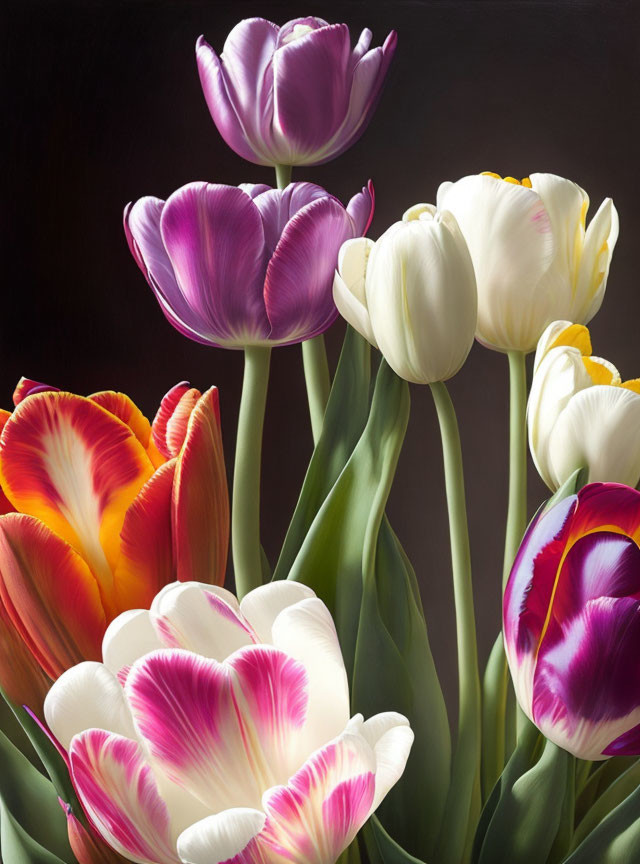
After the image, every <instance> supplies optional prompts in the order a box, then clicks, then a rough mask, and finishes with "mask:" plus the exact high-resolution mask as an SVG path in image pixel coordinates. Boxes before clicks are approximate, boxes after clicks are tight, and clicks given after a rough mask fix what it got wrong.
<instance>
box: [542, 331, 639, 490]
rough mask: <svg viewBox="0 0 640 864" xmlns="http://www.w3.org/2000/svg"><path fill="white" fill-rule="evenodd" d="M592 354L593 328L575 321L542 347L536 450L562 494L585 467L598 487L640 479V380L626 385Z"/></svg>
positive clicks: (545, 475)
mask: <svg viewBox="0 0 640 864" xmlns="http://www.w3.org/2000/svg"><path fill="white" fill-rule="evenodd" d="M591 350H592V349H591V339H590V336H589V331H588V330H587V328H586V327H584V326H581V325H577V324H571V322H569V321H555V322H553V323H552V324H551V325H550V326H549V327H548V328H547V330H546V331H545V332H544V333H543V335H542V337H541V339H540V342H539V343H538V349H537V352H536V360H535V371H534V375H533V381H532V384H531V393H530V396H529V407H528V427H529V447H530V449H531V455H532V456H533V460H534V462H535V465H536V468H537V469H538V472H539V474H540V476H541V477H542V479H543V480H544V482H545V483H546V484H547V486H548V487H549V488H550V489H552V490H554V491H555V490H556V489H558V488H559V487H560V486H561V485H562V484H563V483H564V481H565V480H567V479H568V478H569V477H570V476H571V474H573V472H574V471H575V470H576V469H578V468H586V469H588V479H589V481H590V482H594V481H607V480H610V481H613V482H618V483H626V484H627V485H629V486H636V485H637V483H638V481H639V480H640V438H639V436H638V430H639V429H640V379H637V378H636V379H633V380H631V381H622V379H621V377H620V374H619V372H618V370H617V369H616V367H615V366H614V365H613V364H612V363H610V362H609V361H608V360H604V359H602V358H601V357H593V356H592V355H591Z"/></svg>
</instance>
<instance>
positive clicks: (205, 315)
mask: <svg viewBox="0 0 640 864" xmlns="http://www.w3.org/2000/svg"><path fill="white" fill-rule="evenodd" d="M160 230H161V233H162V240H163V243H164V246H165V248H166V250H167V254H168V255H169V258H170V260H171V264H172V266H173V270H174V273H175V276H176V280H177V283H178V286H179V288H180V292H181V293H182V295H183V297H184V299H185V301H186V303H187V304H188V306H189V308H190V309H191V310H192V313H193V315H194V316H196V318H197V320H198V328H197V329H198V331H199V332H200V333H201V334H203V335H205V336H207V337H208V338H209V339H210V341H211V342H212V343H215V344H221V345H224V344H225V343H231V344H234V345H236V346H237V345H243V344H250V343H252V342H256V341H257V342H259V341H261V340H263V339H265V338H266V337H267V336H268V334H269V326H268V320H267V315H266V312H265V308H264V300H263V296H262V294H263V280H264V273H265V265H266V258H265V243H264V231H263V228H262V219H261V218H260V214H259V212H258V209H257V207H256V205H255V204H254V202H253V201H252V199H251V198H250V197H249V196H248V195H247V194H246V193H245V192H243V191H242V190H241V189H238V188H237V187H235V186H222V185H219V184H214V183H188V184H187V185H186V186H183V187H182V188H181V189H178V190H177V191H176V192H174V193H173V194H172V195H171V196H170V198H169V199H168V200H167V202H166V204H165V206H164V209H163V211H162V216H161V219H160Z"/></svg>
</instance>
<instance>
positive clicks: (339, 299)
mask: <svg viewBox="0 0 640 864" xmlns="http://www.w3.org/2000/svg"><path fill="white" fill-rule="evenodd" d="M374 245H375V244H374V242H373V240H370V239H369V238H368V237H354V239H353V240H347V241H346V242H344V243H343V244H342V246H341V247H340V253H339V255H338V270H337V271H336V274H335V276H334V279H333V300H334V303H335V304H336V306H337V307H338V311H339V312H340V314H341V315H342V317H343V318H344V319H345V320H346V321H347V322H348V323H349V324H351V326H352V327H355V329H356V330H357V331H358V333H360V335H362V336H364V338H365V339H366V340H367V341H368V342H370V343H371V344H372V345H373V346H374V348H377V347H378V343H377V342H376V338H375V334H374V332H373V328H372V326H371V317H370V316H369V309H368V307H367V296H366V292H365V280H366V274H367V262H368V260H369V255H370V254H371V250H372V249H373V247H374Z"/></svg>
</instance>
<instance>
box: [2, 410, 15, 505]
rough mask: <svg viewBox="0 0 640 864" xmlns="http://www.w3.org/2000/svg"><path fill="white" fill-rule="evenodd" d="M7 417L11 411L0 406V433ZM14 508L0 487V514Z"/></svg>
mask: <svg viewBox="0 0 640 864" xmlns="http://www.w3.org/2000/svg"><path fill="white" fill-rule="evenodd" d="M9 417H11V411H5V410H4V409H2V408H0V433H2V430H3V429H4V427H5V423H6V422H7V420H8V419H9ZM14 509H15V508H14V506H13V504H12V503H11V501H9V499H8V498H7V496H6V495H5V494H4V492H3V491H2V489H1V488H0V516H4V514H5V513H13V511H14Z"/></svg>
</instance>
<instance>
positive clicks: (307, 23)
mask: <svg viewBox="0 0 640 864" xmlns="http://www.w3.org/2000/svg"><path fill="white" fill-rule="evenodd" d="M328 26H329V22H328V21H325V20H324V18H316V17H314V16H313V15H309V16H307V17H306V18H294V19H293V20H292V21H287V23H286V24H283V25H282V27H280V30H279V32H278V42H277V47H278V48H280V46H281V45H286V44H287V42H290V41H291V37H292V36H293V32H294V30H295V28H296V27H311V29H312V30H319V29H320V28H321V27H328Z"/></svg>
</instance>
